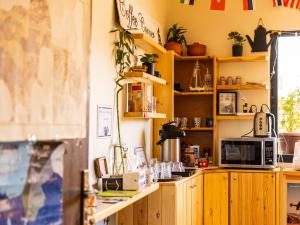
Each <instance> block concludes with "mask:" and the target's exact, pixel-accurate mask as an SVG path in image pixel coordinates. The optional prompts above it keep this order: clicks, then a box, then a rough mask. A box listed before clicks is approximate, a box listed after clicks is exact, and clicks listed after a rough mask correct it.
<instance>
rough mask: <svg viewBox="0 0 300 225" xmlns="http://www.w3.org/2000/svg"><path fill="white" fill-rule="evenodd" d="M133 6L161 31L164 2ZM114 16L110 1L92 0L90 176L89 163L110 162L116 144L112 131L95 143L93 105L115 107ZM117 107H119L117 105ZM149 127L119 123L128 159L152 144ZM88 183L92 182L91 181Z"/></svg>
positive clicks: (135, 122) (139, 122)
mask: <svg viewBox="0 0 300 225" xmlns="http://www.w3.org/2000/svg"><path fill="white" fill-rule="evenodd" d="M136 2H138V3H139V5H140V6H141V7H142V8H144V9H147V12H148V14H149V15H151V16H152V17H153V18H154V19H155V20H157V21H158V22H159V23H161V24H162V26H163V27H164V24H165V23H166V19H167V17H166V5H167V4H166V3H167V2H164V1H163V2H161V1H160V0H151V1H149V0H137V1H136ZM116 13H117V12H116V8H115V1H114V0H93V6H92V40H91V55H90V115H89V116H90V122H89V126H90V129H89V145H90V146H89V169H90V171H91V173H92V174H93V171H94V170H93V159H94V158H96V157H99V156H106V157H107V158H108V159H110V152H111V150H112V149H111V145H112V144H114V143H116V141H117V132H116V129H114V132H113V136H114V137H113V138H112V139H98V138H97V137H96V131H97V130H96V126H97V105H101V106H114V105H115V103H114V97H115V96H114V88H115V83H114V79H115V78H116V73H115V66H114V56H113V42H114V35H113V34H110V33H109V31H110V30H111V29H112V28H114V27H116ZM121 105H123V104H122V103H121ZM115 114H116V113H115ZM115 122H116V119H115ZM150 123H151V121H146V120H128V119H127V120H122V122H121V132H122V137H123V142H124V143H125V144H126V145H127V146H128V148H129V152H130V155H132V153H133V149H134V147H136V146H141V145H144V143H149V142H150V141H151V140H152V136H151V124H150ZM147 151H148V154H150V151H152V150H151V149H147ZM92 178H93V176H92ZM91 181H92V182H94V179H91Z"/></svg>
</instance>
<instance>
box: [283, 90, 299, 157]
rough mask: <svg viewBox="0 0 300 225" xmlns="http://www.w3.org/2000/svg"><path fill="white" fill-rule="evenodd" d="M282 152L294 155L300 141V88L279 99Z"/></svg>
mask: <svg viewBox="0 0 300 225" xmlns="http://www.w3.org/2000/svg"><path fill="white" fill-rule="evenodd" d="M279 115H280V116H279V132H280V134H279V138H280V150H281V152H285V153H286V154H293V152H294V145H295V142H296V141H299V140H300V133H297V131H299V129H300V88H296V89H295V90H293V91H291V92H290V93H288V95H287V96H286V97H281V98H280V99H279Z"/></svg>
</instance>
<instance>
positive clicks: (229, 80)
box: [227, 76, 233, 85]
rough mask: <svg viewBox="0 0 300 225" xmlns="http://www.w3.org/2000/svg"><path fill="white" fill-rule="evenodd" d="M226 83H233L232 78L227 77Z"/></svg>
mask: <svg viewBox="0 0 300 225" xmlns="http://www.w3.org/2000/svg"><path fill="white" fill-rule="evenodd" d="M227 84H228V85H233V78H232V77H231V76H229V77H227Z"/></svg>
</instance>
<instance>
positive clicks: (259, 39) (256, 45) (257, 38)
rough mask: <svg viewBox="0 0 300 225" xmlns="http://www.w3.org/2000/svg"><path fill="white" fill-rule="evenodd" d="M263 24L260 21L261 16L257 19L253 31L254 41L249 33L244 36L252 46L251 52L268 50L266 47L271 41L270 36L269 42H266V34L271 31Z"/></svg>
mask: <svg viewBox="0 0 300 225" xmlns="http://www.w3.org/2000/svg"><path fill="white" fill-rule="evenodd" d="M263 25H264V23H263V21H262V18H260V19H259V21H258V26H257V28H256V30H255V31H254V41H253V40H252V39H251V38H250V36H249V35H246V38H247V39H248V42H249V44H250V46H251V48H252V52H266V51H268V47H269V46H270V44H271V43H272V40H273V38H272V36H271V40H270V41H269V43H267V35H268V34H271V33H272V31H271V30H269V31H267V30H266V28H264V26H263Z"/></svg>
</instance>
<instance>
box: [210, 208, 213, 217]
mask: <svg viewBox="0 0 300 225" xmlns="http://www.w3.org/2000/svg"><path fill="white" fill-rule="evenodd" d="M209 215H210V216H212V215H213V210H212V209H211V208H209Z"/></svg>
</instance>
